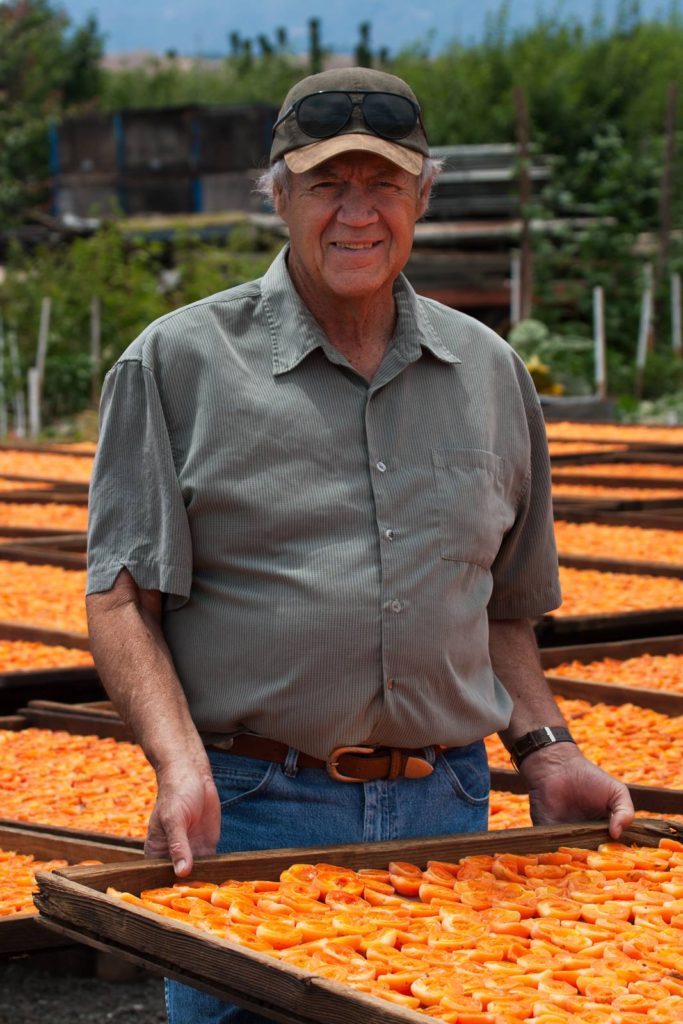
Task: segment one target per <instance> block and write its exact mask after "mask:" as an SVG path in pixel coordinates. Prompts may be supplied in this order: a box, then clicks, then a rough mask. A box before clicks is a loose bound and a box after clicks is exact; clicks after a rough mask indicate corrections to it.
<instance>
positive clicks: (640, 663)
mask: <svg viewBox="0 0 683 1024" xmlns="http://www.w3.org/2000/svg"><path fill="white" fill-rule="evenodd" d="M540 654H541V664H542V665H543V669H544V671H545V676H546V679H547V680H548V683H549V684H550V688H551V689H552V691H553V693H556V694H558V695H560V696H562V697H578V698H583V699H584V700H590V701H606V702H607V703H609V704H624V703H629V704H634V705H636V706H639V707H646V708H652V709H653V710H654V711H660V712H662V713H663V714H666V715H683V636H682V635H680V634H679V635H675V636H660V637H644V638H642V639H640V640H618V641H614V642H613V643H594V644H572V645H569V646H563V647H544V648H543V649H542V650H541V652H540Z"/></svg>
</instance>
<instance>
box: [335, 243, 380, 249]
mask: <svg viewBox="0 0 683 1024" xmlns="http://www.w3.org/2000/svg"><path fill="white" fill-rule="evenodd" d="M334 244H335V245H336V246H337V248H338V249H372V247H373V245H374V242H335V243H334Z"/></svg>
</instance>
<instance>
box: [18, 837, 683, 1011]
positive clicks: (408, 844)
mask: <svg viewBox="0 0 683 1024" xmlns="http://www.w3.org/2000/svg"><path fill="white" fill-rule="evenodd" d="M679 834H680V831H679V830H678V829H677V827H676V826H674V825H672V824H670V823H665V822H657V823H637V824H635V825H634V826H632V827H631V828H630V829H628V830H626V831H625V833H624V837H623V838H624V841H625V842H635V843H640V844H643V845H647V846H656V845H657V844H658V842H659V839H660V837H661V836H663V835H679ZM605 841H609V833H608V831H607V829H606V827H605V825H604V824H587V825H576V826H563V827H561V828H558V827H555V826H542V827H539V828H535V829H511V830H509V831H506V832H505V833H475V834H472V835H467V836H453V837H437V838H432V839H430V838H427V839H416V840H404V841H400V842H386V843H368V844H357V845H351V846H348V845H344V846H329V847H312V848H305V849H290V850H278V851H257V852H249V853H241V854H226V855H223V856H219V857H207V858H200V859H199V860H198V861H197V862H196V866H195V870H194V871H193V878H195V879H197V880H211V881H216V882H219V881H223V880H225V879H226V878H234V879H247V878H277V877H278V876H279V873H280V871H281V870H282V869H283V868H285V867H287V866H289V865H290V864H291V863H292V862H293V861H299V862H301V861H313V862H316V861H319V860H324V861H327V862H330V863H335V864H339V865H340V866H344V865H346V866H349V867H353V868H359V867H382V866H386V864H387V863H388V861H389V860H391V859H396V858H400V859H402V860H411V861H415V862H417V863H418V864H422V865H424V864H425V863H426V861H427V860H428V859H440V860H457V859H458V858H460V857H463V856H467V855H468V854H473V853H486V852H489V853H492V852H502V851H517V852H534V851H535V852H541V851H544V850H552V849H556V848H557V846H558V845H572V846H588V847H590V848H596V847H597V846H598V845H599V843H601V842H605ZM173 881H174V875H173V870H172V866H171V865H170V863H169V862H166V861H146V862H145V863H144V864H140V865H137V866H130V865H124V864H120V865H112V866H111V867H108V868H104V869H103V868H72V869H69V870H67V871H61V872H56V873H54V874H39V876H38V884H39V892H38V894H37V897H36V904H37V906H38V907H39V910H40V915H41V919H42V920H43V922H44V924H45V925H46V926H48V927H53V928H55V929H57V930H58V931H61V932H62V933H65V934H67V935H71V936H78V937H79V938H80V939H81V940H82V941H84V942H87V943H88V944H91V945H93V946H95V947H96V948H99V949H107V950H110V951H112V952H115V953H117V954H118V955H120V956H124V957H127V958H128V959H130V960H132V961H133V962H136V963H139V964H142V965H144V966H145V967H146V968H148V969H149V968H151V969H153V970H157V971H159V972H161V973H164V974H166V975H167V976H169V977H175V978H177V979H178V980H180V981H184V982H186V983H188V984H191V985H195V986H196V987H199V988H203V989H205V990H206V991H210V992H212V993H213V994H215V995H218V996H219V997H220V998H223V999H229V1000H231V1001H234V1002H238V1003H241V1004H242V1005H245V1006H248V1007H251V1008H257V1009H258V1010H260V1011H261V1012H264V1013H266V1014H267V1015H269V1016H271V1017H273V1018H274V1019H276V1020H281V1021H284V1022H287V1024H304V1022H310V1024H314V1022H322V1021H324V1022H325V1024H328V1022H329V1024H348V1021H349V1019H352V1020H353V1021H354V1022H360V1024H389V1022H392V1021H396V1022H398V1021H405V1022H408V1021H419V1020H422V1019H423V1017H422V1016H421V1015H416V1014H415V1013H413V1011H411V1010H404V1009H403V1008H399V1007H395V1006H391V1005H388V1004H383V1003H382V1002H381V1000H375V999H374V998H372V997H370V996H366V995H364V994H362V993H358V992H355V991H354V990H352V989H349V988H347V987H344V986H342V985H339V984H337V983H335V982H329V981H328V980H327V979H321V978H316V977H315V976H312V975H310V974H308V973H307V972H304V971H301V970H298V969H296V968H292V967H290V966H288V965H285V964H282V963H279V962H277V961H274V960H273V959H272V958H270V957H267V956H265V955H263V954H261V953H257V952H255V951H252V950H248V949H244V948H241V947H239V946H235V945H233V944H232V943H229V942H226V941H225V940H222V939H219V938H216V937H214V936H211V935H208V934H207V933H198V932H197V931H196V930H195V929H193V928H192V927H191V926H189V925H185V924H184V923H182V922H175V921H172V922H171V921H169V920H168V919H165V918H160V917H158V916H157V915H155V914H153V913H150V912H147V911H145V910H143V909H139V908H136V907H132V906H130V905H126V904H122V903H121V902H120V901H118V900H117V899H116V898H115V897H113V896H107V895H106V889H107V887H108V886H110V885H111V886H113V887H115V888H117V889H119V890H122V891H132V892H140V890H141V889H144V888H151V887H155V886H160V885H169V884H172V882H173Z"/></svg>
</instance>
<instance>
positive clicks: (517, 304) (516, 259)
mask: <svg viewBox="0 0 683 1024" xmlns="http://www.w3.org/2000/svg"><path fill="white" fill-rule="evenodd" d="M520 271H521V261H520V253H519V249H511V250H510V326H511V327H514V326H515V324H518V323H519V321H520V315H519V312H520V309H521V295H520V284H521V273H520Z"/></svg>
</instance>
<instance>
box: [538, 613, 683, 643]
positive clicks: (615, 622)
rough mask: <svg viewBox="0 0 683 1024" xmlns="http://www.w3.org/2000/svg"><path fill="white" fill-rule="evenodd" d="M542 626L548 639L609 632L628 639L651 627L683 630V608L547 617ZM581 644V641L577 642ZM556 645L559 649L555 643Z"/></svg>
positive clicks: (543, 619) (586, 641)
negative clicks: (617, 632)
mask: <svg viewBox="0 0 683 1024" xmlns="http://www.w3.org/2000/svg"><path fill="white" fill-rule="evenodd" d="M539 626H540V627H541V628H542V629H543V632H544V634H545V635H546V636H547V637H552V638H553V639H555V638H560V637H566V636H573V637H578V636H580V635H581V634H583V635H584V637H586V639H584V641H583V642H584V643H588V639H587V637H588V635H589V634H594V635H595V634H599V633H605V632H607V631H610V632H615V631H617V630H619V631H621V632H623V634H624V635H625V636H633V635H634V631H636V630H637V631H638V632H640V633H644V632H646V630H647V629H648V628H649V627H654V626H659V627H669V626H670V627H672V629H673V630H674V631H676V632H677V631H679V630H680V631H683V608H679V607H676V608H653V609H648V610H647V611H634V612H615V613H614V614H612V615H608V614H595V615H557V614H555V615H544V616H543V617H542V619H540V620H539ZM577 642H580V641H577ZM553 646H556V645H555V644H553Z"/></svg>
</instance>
